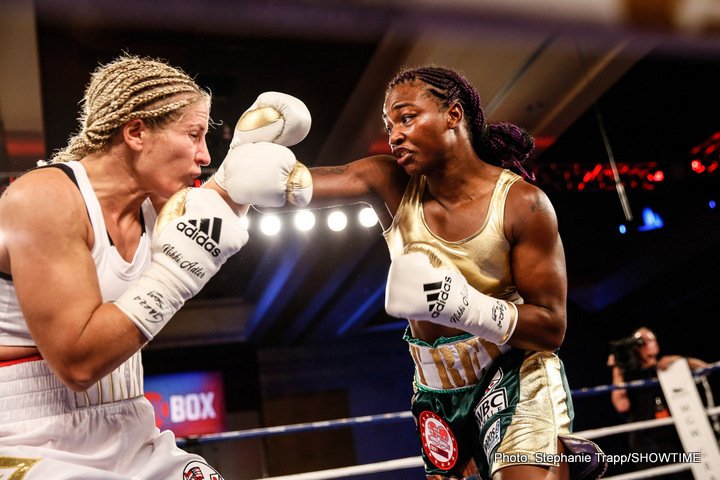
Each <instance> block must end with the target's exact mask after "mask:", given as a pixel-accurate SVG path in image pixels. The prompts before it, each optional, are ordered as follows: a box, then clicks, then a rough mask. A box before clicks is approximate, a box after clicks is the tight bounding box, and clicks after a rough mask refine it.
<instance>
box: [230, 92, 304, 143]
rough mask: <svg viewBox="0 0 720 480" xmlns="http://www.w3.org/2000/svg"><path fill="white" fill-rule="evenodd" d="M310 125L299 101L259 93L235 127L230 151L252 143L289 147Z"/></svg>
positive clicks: (280, 94) (285, 95)
mask: <svg viewBox="0 0 720 480" xmlns="http://www.w3.org/2000/svg"><path fill="white" fill-rule="evenodd" d="M311 124H312V117H311V116H310V111H309V110H308V108H307V106H305V104H304V103H303V102H302V100H300V99H298V98H295V97H293V96H292V95H288V94H286V93H280V92H265V93H261V94H260V96H259V97H258V98H257V99H256V100H255V103H253V104H252V105H251V106H250V108H249V109H247V111H245V113H243V114H242V116H241V117H240V120H238V122H237V124H236V125H235V133H234V134H233V139H232V141H231V142H230V149H231V150H232V149H233V148H234V147H236V146H238V145H241V144H244V143H255V142H272V143H277V144H278V145H284V146H286V147H290V146H293V145H295V144H297V143H300V141H302V140H303V139H304V138H305V137H306V136H307V134H308V133H309V132H310V126H311Z"/></svg>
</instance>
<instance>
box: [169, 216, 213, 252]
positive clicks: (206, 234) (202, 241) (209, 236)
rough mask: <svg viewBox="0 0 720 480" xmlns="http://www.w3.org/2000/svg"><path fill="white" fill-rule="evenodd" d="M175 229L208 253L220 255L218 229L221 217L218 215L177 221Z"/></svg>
mask: <svg viewBox="0 0 720 480" xmlns="http://www.w3.org/2000/svg"><path fill="white" fill-rule="evenodd" d="M177 229H178V230H180V231H181V232H182V233H183V234H184V235H185V236H186V237H188V238H190V239H191V240H193V241H194V242H195V243H196V244H198V245H200V246H201V247H203V248H204V249H205V250H206V251H207V252H208V253H209V254H210V255H212V256H213V257H217V256H218V255H220V248H219V247H218V243H219V242H220V231H221V230H222V219H221V218H218V217H213V218H201V219H199V220H198V219H196V220H188V221H187V222H178V224H177Z"/></svg>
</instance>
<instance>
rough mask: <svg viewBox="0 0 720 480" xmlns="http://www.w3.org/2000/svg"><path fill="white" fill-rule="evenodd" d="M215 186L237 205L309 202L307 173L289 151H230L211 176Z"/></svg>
mask: <svg viewBox="0 0 720 480" xmlns="http://www.w3.org/2000/svg"><path fill="white" fill-rule="evenodd" d="M213 178H214V179H215V182H216V183H217V184H218V185H219V186H220V187H221V188H222V189H224V190H225V191H226V192H228V195H229V196H230V198H231V199H232V201H233V202H235V203H237V204H239V205H256V206H259V207H282V206H283V205H285V202H286V201H287V202H289V203H290V204H292V205H295V206H299V207H304V206H305V205H307V204H308V203H309V202H310V199H311V198H312V177H311V176H310V171H309V170H308V169H307V167H305V165H303V164H302V163H300V162H298V161H297V160H296V159H295V154H293V153H292V152H291V151H290V149H289V148H287V147H283V146H282V145H277V144H275V143H268V142H258V143H246V144H241V145H238V146H236V147H234V148H231V149H230V151H229V152H228V154H227V156H226V157H225V160H223V163H222V164H221V165H220V167H219V168H218V169H217V171H216V172H215V175H214V177H213Z"/></svg>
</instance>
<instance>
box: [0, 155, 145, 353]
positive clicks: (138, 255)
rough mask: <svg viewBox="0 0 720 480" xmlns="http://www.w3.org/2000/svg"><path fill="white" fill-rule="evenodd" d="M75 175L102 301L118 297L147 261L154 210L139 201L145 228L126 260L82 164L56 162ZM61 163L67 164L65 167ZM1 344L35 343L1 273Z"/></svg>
mask: <svg viewBox="0 0 720 480" xmlns="http://www.w3.org/2000/svg"><path fill="white" fill-rule="evenodd" d="M56 165H58V166H60V168H62V169H63V170H64V171H65V172H66V173H67V174H68V176H70V177H71V178H73V177H74V178H73V179H74V181H75V183H76V184H77V186H78V188H79V189H80V193H82V196H83V199H84V200H85V206H86V207H87V211H88V216H89V217H90V223H92V227H93V235H94V236H95V243H94V245H93V247H92V250H91V253H92V257H93V260H94V261H95V266H96V267H97V273H98V280H99V282H100V291H101V293H102V298H103V301H104V302H109V301H113V300H115V299H117V298H118V297H119V296H120V294H121V293H123V292H124V291H125V290H126V288H127V286H128V284H129V283H130V282H132V281H133V280H135V279H136V278H137V277H138V276H139V275H140V274H141V273H142V272H143V271H145V269H146V268H147V267H148V266H149V265H150V237H151V236H152V230H153V227H154V226H155V219H156V213H155V209H154V208H153V206H152V203H151V202H150V199H147V200H145V202H144V203H143V205H142V214H143V219H144V223H145V229H144V230H145V231H144V233H143V235H142V238H141V239H140V243H139V244H138V248H137V250H136V252H135V256H134V258H133V259H132V261H130V262H126V261H125V260H124V259H123V258H122V257H121V256H120V254H119V253H118V251H117V249H116V248H115V246H114V245H113V244H112V242H111V241H110V237H109V235H108V233H107V229H106V228H105V220H104V219H103V215H102V211H101V210H100V203H99V202H98V199H97V197H96V196H95V192H94V191H93V188H92V185H91V184H90V180H89V179H88V177H87V173H86V172H85V167H83V166H82V164H81V163H80V162H75V161H72V162H66V163H63V164H56ZM63 166H67V167H69V170H68V169H67V168H64V167H63ZM0 345H13V346H34V345H35V342H34V340H33V339H32V337H31V336H30V332H29V331H28V328H27V324H26V323H25V319H24V318H23V315H22V312H21V311H20V306H19V304H18V300H17V295H16V293H15V285H14V284H13V282H12V278H11V277H10V276H9V275H2V276H0Z"/></svg>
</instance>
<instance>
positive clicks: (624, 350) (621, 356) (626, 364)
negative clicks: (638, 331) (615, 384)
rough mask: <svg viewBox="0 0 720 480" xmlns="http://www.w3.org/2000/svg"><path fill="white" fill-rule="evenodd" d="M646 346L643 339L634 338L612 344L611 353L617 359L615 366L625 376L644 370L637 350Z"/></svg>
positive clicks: (612, 342)
mask: <svg viewBox="0 0 720 480" xmlns="http://www.w3.org/2000/svg"><path fill="white" fill-rule="evenodd" d="M644 344H645V341H644V340H643V339H642V338H638V337H634V336H633V337H627V338H621V339H620V340H613V341H611V342H610V352H611V353H612V354H613V356H614V357H615V365H617V367H618V368H620V370H622V371H623V373H624V374H627V373H630V372H636V371H639V370H642V360H641V359H640V353H639V352H638V350H637V349H638V348H639V347H641V346H642V345H644Z"/></svg>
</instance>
